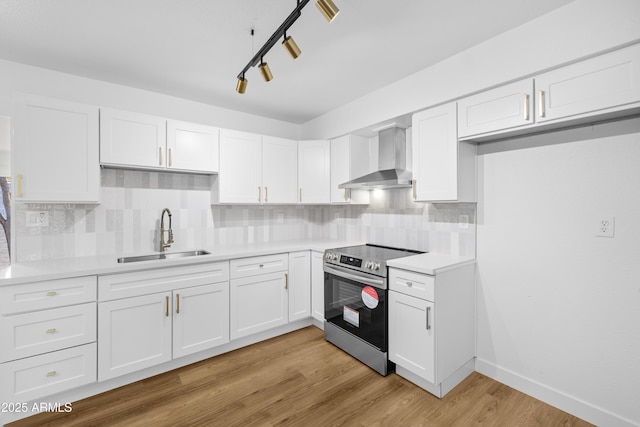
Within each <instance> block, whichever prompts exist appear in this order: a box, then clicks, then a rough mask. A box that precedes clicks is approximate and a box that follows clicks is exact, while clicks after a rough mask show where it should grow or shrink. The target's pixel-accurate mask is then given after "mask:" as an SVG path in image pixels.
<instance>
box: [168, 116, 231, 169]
mask: <svg viewBox="0 0 640 427" xmlns="http://www.w3.org/2000/svg"><path fill="white" fill-rule="evenodd" d="M218 133H219V129H218V128H214V127H211V126H205V125H199V124H195V123H186V122H178V121H176V120H168V121H167V169H177V170H183V171H191V172H205V173H216V172H218V164H219V161H218V138H219V135H218Z"/></svg>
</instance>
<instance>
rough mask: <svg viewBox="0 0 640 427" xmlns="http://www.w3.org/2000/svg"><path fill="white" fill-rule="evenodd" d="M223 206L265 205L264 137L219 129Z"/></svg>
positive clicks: (220, 179) (220, 189)
mask: <svg viewBox="0 0 640 427" xmlns="http://www.w3.org/2000/svg"><path fill="white" fill-rule="evenodd" d="M218 181H219V186H220V187H219V201H220V203H253V204H257V203H261V202H262V188H261V187H262V137H261V136H260V135H255V134H251V133H245V132H236V131H230V130H226V129H221V130H220V172H219V175H218Z"/></svg>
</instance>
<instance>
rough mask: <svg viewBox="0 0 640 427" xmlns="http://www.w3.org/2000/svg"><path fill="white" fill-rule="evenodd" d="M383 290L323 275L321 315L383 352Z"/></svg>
mask: <svg viewBox="0 0 640 427" xmlns="http://www.w3.org/2000/svg"><path fill="white" fill-rule="evenodd" d="M386 294H387V291H385V290H383V289H378V288H374V287H371V286H367V285H365V284H362V283H359V282H356V281H353V280H350V279H345V278H342V277H338V276H335V275H333V274H330V273H325V274H324V301H325V307H324V315H325V319H326V320H327V322H331V323H333V324H334V325H336V326H339V327H340V328H342V329H344V330H346V331H348V332H350V333H352V334H353V335H356V336H358V337H359V338H361V339H363V340H365V341H366V342H368V343H369V344H371V345H373V346H374V347H376V348H378V349H380V350H382V351H386V350H387V295H386Z"/></svg>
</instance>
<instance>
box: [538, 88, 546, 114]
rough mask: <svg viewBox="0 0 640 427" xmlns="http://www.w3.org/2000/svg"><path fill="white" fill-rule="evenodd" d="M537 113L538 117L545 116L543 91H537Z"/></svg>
mask: <svg viewBox="0 0 640 427" xmlns="http://www.w3.org/2000/svg"><path fill="white" fill-rule="evenodd" d="M538 113H539V115H540V117H544V116H545V110H544V91H543V90H539V91H538Z"/></svg>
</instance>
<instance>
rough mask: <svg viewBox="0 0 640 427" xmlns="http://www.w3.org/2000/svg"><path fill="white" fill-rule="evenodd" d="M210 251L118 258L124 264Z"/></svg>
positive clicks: (205, 253) (189, 255) (195, 254)
mask: <svg viewBox="0 0 640 427" xmlns="http://www.w3.org/2000/svg"><path fill="white" fill-rule="evenodd" d="M210 253H211V252H207V251H205V250H203V249H198V250H195V251H184V252H169V253H160V254H151V255H142V256H128V257H124V258H118V262H119V263H120V264H122V263H125V262H138V261H154V260H157V259H174V258H187V257H192V256H200V255H209V254H210Z"/></svg>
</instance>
